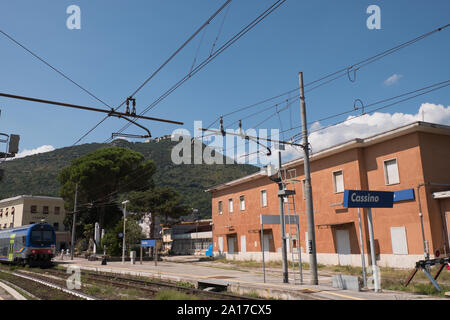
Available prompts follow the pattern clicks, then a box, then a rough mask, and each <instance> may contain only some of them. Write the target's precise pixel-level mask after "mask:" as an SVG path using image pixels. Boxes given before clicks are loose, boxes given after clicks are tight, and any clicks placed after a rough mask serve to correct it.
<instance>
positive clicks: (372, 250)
mask: <svg viewBox="0 0 450 320" xmlns="http://www.w3.org/2000/svg"><path fill="white" fill-rule="evenodd" d="M367 222H368V227H369V241H370V256H371V260H372V273H373V279H374V286H375V292H380V282H379V275H378V267H377V257H376V252H375V240H374V237H373V223H372V208H367Z"/></svg>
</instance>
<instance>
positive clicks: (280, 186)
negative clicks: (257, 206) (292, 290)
mask: <svg viewBox="0 0 450 320" xmlns="http://www.w3.org/2000/svg"><path fill="white" fill-rule="evenodd" d="M278 170H279V171H278V177H279V179H280V181H279V182H278V189H279V190H280V191H282V190H284V186H283V181H282V180H281V151H278ZM279 198H280V225H281V254H282V266H283V283H288V282H289V275H288V263H287V250H286V230H285V226H286V224H285V219H284V197H283V196H280V197H279Z"/></svg>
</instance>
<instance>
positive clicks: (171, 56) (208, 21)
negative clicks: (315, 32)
mask: <svg viewBox="0 0 450 320" xmlns="http://www.w3.org/2000/svg"><path fill="white" fill-rule="evenodd" d="M231 1H232V0H227V1H226V2H225V3H224V4H223V5H222V6H221V7H220V8H219V9H218V10H217V11H216V12H214V14H213V15H212V16H210V17H209V18H208V20H206V21H205V22H204V23H203V24H202V25H201V26H200V27H199V28H198V29H197V30H196V31H195V32H194V33H193V34H192V35H191V36H190V37H189V38H188V39H187V40H186V41H185V42H184V43H183V44H182V45H181V46H180V47H179V48H178V49H177V50H175V52H174V53H172V54H171V55H170V56H169V58H167V60H165V61H164V62H163V63H162V64H161V65H160V66H159V67H158V69H156V70H155V71H154V72H153V73H152V74H151V75H150V76H149V77H148V78H147V79H146V80H145V81H144V82H143V83H142V84H141V85H140V86H139V87H138V88H137V89H136V90H135V91H134V92H133V93H132V94H131V95H130V96H129V97H134V96H135V95H136V94H137V93H138V92H139V91H140V90H141V89H142V88H143V87H144V86H146V85H147V84H148V83H149V82H150V81H151V80H152V79H153V78H154V77H155V76H156V75H157V74H158V73H159V72H160V71H161V70H162V69H163V68H164V67H165V66H166V65H167V64H168V63H169V62H170V61H171V60H172V59H173V58H175V56H177V55H178V53H180V52H181V51H182V50H183V49H184V48H185V47H186V46H187V45H188V44H189V43H190V42H191V41H192V40H193V39H194V38H195V37H196V36H197V35H198V34H199V33H200V32H201V31H202V30H203V29H204V28H205V27H207V26H208V25H209V24H210V23H211V22H212V21H213V20H214V18H216V16H217V15H218V14H219V13H220V12H221V11H222V10H223V9H224V8H225V7H227V6H228V5H229V4H230V3H231ZM125 102H126V100H125V101H123V102H122V103H121V104H120V105H119V106H118V107H116V108H115V109H114V110H118V109H119V108H121V107H122V106H123V105H124V103H125ZM107 118H108V116H106V117H105V118H103V119H102V120H100V121H99V122H98V123H97V124H96V125H95V126H93V127H92V128H91V129H89V130H88V131H87V132H86V133H85V134H84V135H83V136H81V137H80V138H79V139H78V140H77V141H75V143H74V144H73V145H76V144H78V143H79V142H80V141H82V140H83V139H84V138H86V137H87V136H88V135H89V134H90V133H91V132H92V131H94V130H95V129H96V128H97V127H98V126H99V125H100V124H102V123H103V122H104V121H105V120H106V119H107Z"/></svg>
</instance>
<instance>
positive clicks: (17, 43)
mask: <svg viewBox="0 0 450 320" xmlns="http://www.w3.org/2000/svg"><path fill="white" fill-rule="evenodd" d="M0 33H1V34H3V35H4V36H5V37H6V38H8V39H9V40H11V41H12V42H13V43H15V44H16V45H18V46H19V47H21V48H22V49H24V50H25V51H27V52H28V53H29V54H31V55H32V56H33V57H35V58H36V59H38V60H39V61H41V62H42V63H44V64H45V65H46V66H48V67H49V68H51V69H52V70H54V71H55V72H56V73H58V74H59V75H61V76H62V77H63V78H65V79H66V80H68V81H70V82H71V83H73V84H74V85H75V86H77V87H78V88H80V89H81V90H83V91H84V92H86V93H87V94H88V95H89V96H91V97H92V98H94V99H95V100H97V101H98V102H100V103H102V104H103V105H105V106H107V107H108V108H111V106H110V105H109V104H107V103H106V102H104V101H103V100H102V99H100V98H99V97H97V96H96V95H94V94H93V93H92V92H91V91H89V90H88V89H86V88H84V87H83V86H82V85H81V84H79V83H78V82H76V81H75V80H73V79H71V78H70V77H69V76H68V75H66V74H65V73H64V72H62V71H61V70H59V69H58V68H56V67H55V66H53V65H51V64H50V63H48V62H47V61H46V60H45V59H44V58H42V57H40V56H38V55H37V54H36V53H34V52H33V51H31V50H30V49H28V48H27V47H25V45H23V44H22V43H20V42H19V41H17V40H16V39H14V38H13V37H12V36H10V35H9V34H7V33H6V32H5V31H3V30H1V29H0Z"/></svg>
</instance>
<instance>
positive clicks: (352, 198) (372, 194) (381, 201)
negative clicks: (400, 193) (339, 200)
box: [342, 190, 394, 208]
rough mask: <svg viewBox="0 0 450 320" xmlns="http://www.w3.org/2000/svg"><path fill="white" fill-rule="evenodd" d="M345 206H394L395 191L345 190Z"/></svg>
mask: <svg viewBox="0 0 450 320" xmlns="http://www.w3.org/2000/svg"><path fill="white" fill-rule="evenodd" d="M342 205H343V207H344V208H392V207H393V205H394V192H390V191H365V190H344V201H343V204H342Z"/></svg>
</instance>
